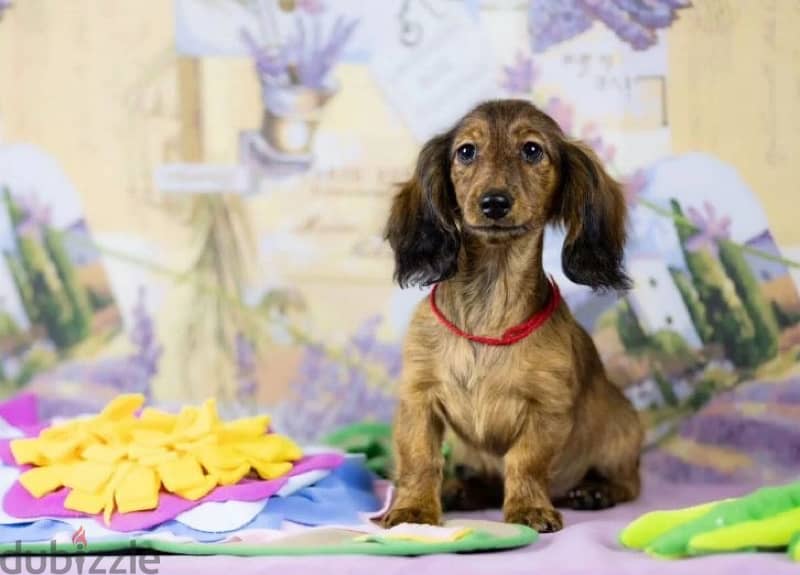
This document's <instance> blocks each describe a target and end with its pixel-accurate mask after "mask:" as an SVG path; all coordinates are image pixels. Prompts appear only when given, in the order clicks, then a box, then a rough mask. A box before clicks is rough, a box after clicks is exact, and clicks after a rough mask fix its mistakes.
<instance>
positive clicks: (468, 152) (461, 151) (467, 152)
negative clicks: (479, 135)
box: [456, 144, 478, 164]
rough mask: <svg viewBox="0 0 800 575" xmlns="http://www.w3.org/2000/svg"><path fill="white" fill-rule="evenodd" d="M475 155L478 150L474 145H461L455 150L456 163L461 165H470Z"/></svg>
mask: <svg viewBox="0 0 800 575" xmlns="http://www.w3.org/2000/svg"><path fill="white" fill-rule="evenodd" d="M477 155H478V148H476V147H475V144H463V145H461V146H460V147H459V148H458V149H457V150H456V156H457V157H458V161H459V162H461V163H462V164H469V163H471V162H472V161H473V160H474V159H475V156H477Z"/></svg>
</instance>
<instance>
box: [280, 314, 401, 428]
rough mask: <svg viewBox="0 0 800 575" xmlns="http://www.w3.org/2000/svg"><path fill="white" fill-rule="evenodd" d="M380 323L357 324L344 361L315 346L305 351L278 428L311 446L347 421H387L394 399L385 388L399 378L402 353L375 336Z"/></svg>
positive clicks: (376, 318) (375, 318)
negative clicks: (311, 442) (359, 325)
mask: <svg viewBox="0 0 800 575" xmlns="http://www.w3.org/2000/svg"><path fill="white" fill-rule="evenodd" d="M381 321H382V319H381V318H380V317H373V318H371V319H369V320H367V321H366V322H364V323H363V324H362V325H361V327H360V328H359V329H358V330H357V331H356V333H355V334H354V335H353V336H352V337H351V338H350V339H349V341H348V342H347V344H346V345H345V348H344V350H343V355H344V358H343V359H344V361H337V360H335V359H332V358H330V357H328V356H327V355H326V354H325V352H324V351H323V350H322V349H321V348H319V347H317V346H313V345H312V346H309V347H308V348H307V349H306V351H305V355H304V357H303V360H302V363H301V365H300V367H299V369H298V374H297V378H296V379H295V381H294V382H293V384H292V387H291V392H290V393H291V395H290V399H289V400H287V401H286V402H284V403H283V404H281V405H280V406H279V407H278V409H277V410H275V411H274V413H275V423H276V428H277V429H280V430H281V431H283V432H285V433H288V434H290V435H291V436H292V437H294V438H296V439H298V440H300V441H305V442H310V441H314V440H315V439H318V438H319V437H321V436H323V435H325V434H327V433H330V432H331V431H334V430H335V429H337V428H339V427H341V426H343V425H346V424H349V423H355V422H358V421H363V420H373V421H382V422H388V421H390V420H391V418H392V414H393V412H394V405H395V397H394V394H393V392H392V389H390V388H389V386H388V384H391V383H394V382H395V381H396V380H397V378H398V377H399V375H400V368H401V365H402V353H401V347H400V345H399V344H397V343H386V342H382V341H380V340H379V339H378V338H377V330H378V327H379V326H380V324H381ZM381 383H382V385H381Z"/></svg>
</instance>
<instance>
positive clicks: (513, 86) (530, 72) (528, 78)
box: [501, 52, 538, 94]
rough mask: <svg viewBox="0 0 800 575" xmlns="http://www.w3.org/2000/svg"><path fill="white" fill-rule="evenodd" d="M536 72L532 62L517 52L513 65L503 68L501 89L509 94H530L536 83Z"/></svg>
mask: <svg viewBox="0 0 800 575" xmlns="http://www.w3.org/2000/svg"><path fill="white" fill-rule="evenodd" d="M537 75H538V70H537V68H536V65H535V64H534V63H533V60H532V59H531V58H530V57H529V56H526V55H525V54H523V53H522V52H517V56H516V59H515V60H514V63H513V64H511V65H509V66H505V67H504V68H503V81H502V83H501V87H502V88H503V89H504V90H505V91H507V92H508V93H510V94H530V92H531V91H532V90H533V85H534V83H535V82H536V77H537Z"/></svg>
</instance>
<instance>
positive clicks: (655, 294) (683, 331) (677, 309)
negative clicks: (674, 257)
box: [628, 255, 703, 349]
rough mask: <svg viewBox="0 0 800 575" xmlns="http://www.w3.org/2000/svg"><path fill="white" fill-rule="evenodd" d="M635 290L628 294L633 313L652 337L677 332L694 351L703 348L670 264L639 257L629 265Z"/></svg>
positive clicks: (655, 259)
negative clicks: (661, 333) (665, 331)
mask: <svg viewBox="0 0 800 575" xmlns="http://www.w3.org/2000/svg"><path fill="white" fill-rule="evenodd" d="M628 272H629V274H630V275H631V277H632V278H633V281H634V287H633V289H632V290H631V291H630V293H629V294H628V301H629V302H630V305H631V308H632V309H633V312H634V313H635V314H636V317H637V319H638V320H639V325H641V327H642V330H644V332H645V333H646V334H648V335H650V334H654V333H656V332H658V331H661V330H670V331H674V332H676V333H678V334H680V336H681V337H682V338H683V339H684V340H685V341H686V343H687V345H688V346H689V347H690V348H692V349H699V348H700V347H702V345H703V344H702V342H701V341H700V337H699V336H698V335H697V330H696V329H695V327H694V323H693V322H692V317H691V316H690V315H689V310H688V308H687V307H686V304H685V303H684V301H683V298H682V297H681V293H680V291H679V290H678V287H677V286H676V285H675V281H674V280H673V279H672V275H671V274H670V272H669V268H668V267H667V262H666V261H665V260H664V259H663V258H661V257H659V256H644V255H637V256H634V257H632V258H631V259H630V261H629V262H628Z"/></svg>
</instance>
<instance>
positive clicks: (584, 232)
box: [555, 141, 631, 290]
mask: <svg viewBox="0 0 800 575" xmlns="http://www.w3.org/2000/svg"><path fill="white" fill-rule="evenodd" d="M560 172H561V173H560V176H561V177H560V180H561V182H560V189H559V197H558V199H557V201H556V203H555V206H556V212H557V213H556V214H555V219H557V220H558V221H560V222H561V223H562V224H563V225H564V226H565V227H566V229H567V235H566V238H565V240H564V247H563V249H562V252H561V265H562V266H563V268H564V273H565V274H566V276H567V277H568V278H569V279H570V280H572V281H574V282H575V283H579V284H583V285H587V286H590V287H591V288H592V289H595V290H602V289H615V290H626V289H628V288H630V287H631V280H630V278H629V277H628V276H627V274H626V273H625V269H624V262H623V259H624V253H623V250H624V247H625V240H626V223H627V208H626V205H625V196H624V194H623V192H622V188H621V186H620V184H619V183H618V182H617V181H616V180H614V179H613V178H612V177H611V176H610V175H608V173H607V172H606V170H605V169H604V168H603V165H602V164H601V163H600V160H599V158H598V157H597V155H596V154H595V153H594V151H593V150H592V149H591V148H589V147H588V146H586V145H585V144H583V143H580V142H570V141H564V142H563V143H562V145H561V170H560Z"/></svg>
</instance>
